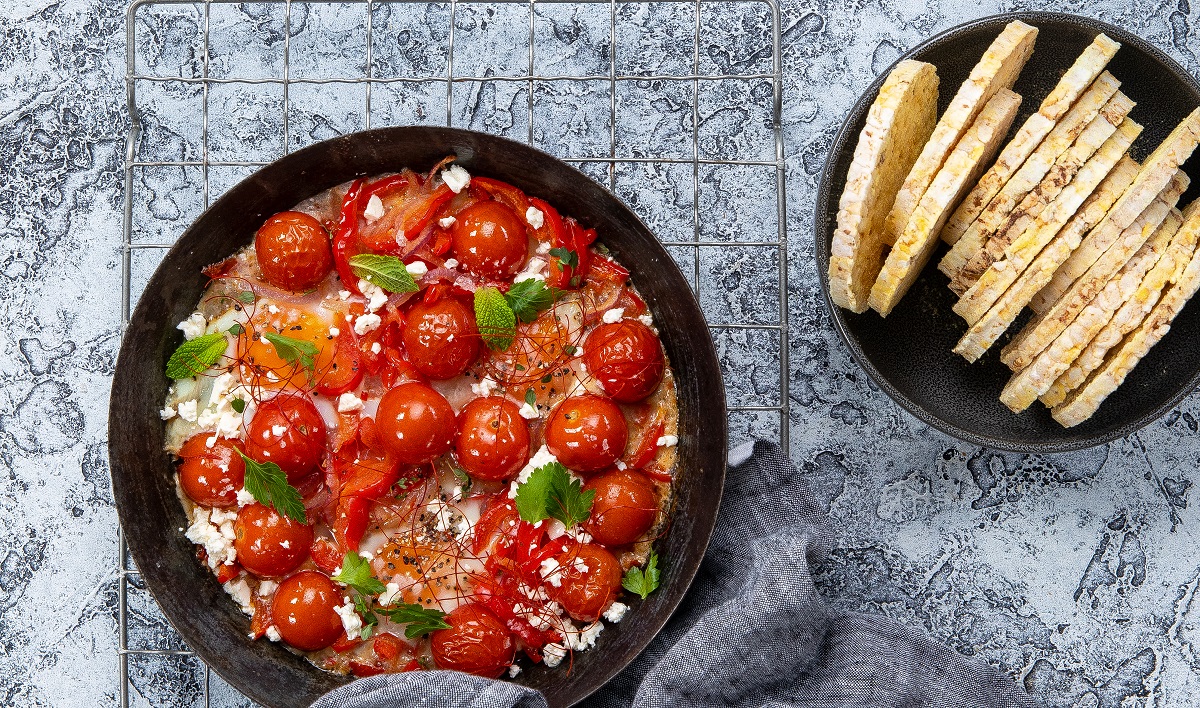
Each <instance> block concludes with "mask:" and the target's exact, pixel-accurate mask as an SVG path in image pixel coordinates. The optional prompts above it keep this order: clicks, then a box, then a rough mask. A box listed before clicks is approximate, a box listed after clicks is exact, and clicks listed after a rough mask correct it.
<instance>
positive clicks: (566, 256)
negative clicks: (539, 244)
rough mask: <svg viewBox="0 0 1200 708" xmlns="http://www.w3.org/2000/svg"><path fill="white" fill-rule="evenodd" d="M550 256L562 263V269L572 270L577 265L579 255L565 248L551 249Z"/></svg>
mask: <svg viewBox="0 0 1200 708" xmlns="http://www.w3.org/2000/svg"><path fill="white" fill-rule="evenodd" d="M550 255H552V256H554V257H555V258H557V259H558V261H559V263H562V267H563V268H574V267H575V266H577V265H579V254H578V253H576V252H574V251H571V250H568V249H565V248H551V249H550Z"/></svg>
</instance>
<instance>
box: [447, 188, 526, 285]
mask: <svg viewBox="0 0 1200 708" xmlns="http://www.w3.org/2000/svg"><path fill="white" fill-rule="evenodd" d="M450 243H451V248H452V249H453V252H454V257H455V258H457V259H458V262H459V263H462V265H463V267H465V268H466V269H467V270H468V271H470V272H472V273H474V274H475V275H479V276H482V277H484V278H494V279H500V278H508V277H511V276H513V275H516V273H517V270H519V269H520V267H521V264H522V263H524V262H525V256H526V255H527V254H528V251H529V238H528V236H527V235H526V232H525V222H524V220H523V218H522V217H521V216H518V215H517V213H516V212H514V211H513V210H512V209H510V208H509V207H507V206H505V205H504V204H501V203H500V202H496V201H480V202H476V203H474V204H472V205H471V206H469V207H467V208H466V209H463V210H462V211H461V212H459V213H458V215H457V216H456V221H455V222H454V226H453V227H451V229H450Z"/></svg>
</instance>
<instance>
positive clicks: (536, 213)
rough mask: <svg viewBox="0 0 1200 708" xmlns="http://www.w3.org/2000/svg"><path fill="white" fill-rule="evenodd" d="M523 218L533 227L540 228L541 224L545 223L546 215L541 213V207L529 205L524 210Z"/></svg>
mask: <svg viewBox="0 0 1200 708" xmlns="http://www.w3.org/2000/svg"><path fill="white" fill-rule="evenodd" d="M525 220H526V221H528V222H529V225H530V226H532V227H533V228H535V229H540V228H542V225H543V224H545V223H546V215H545V214H543V213H542V210H541V209H538V208H537V207H535V206H531V207H529V208H528V209H526V210H525Z"/></svg>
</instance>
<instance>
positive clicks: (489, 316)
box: [475, 286, 517, 352]
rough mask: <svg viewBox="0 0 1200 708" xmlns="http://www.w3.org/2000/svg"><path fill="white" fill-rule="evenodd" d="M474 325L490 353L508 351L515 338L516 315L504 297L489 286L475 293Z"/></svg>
mask: <svg viewBox="0 0 1200 708" xmlns="http://www.w3.org/2000/svg"><path fill="white" fill-rule="evenodd" d="M475 323H476V325H477V326H478V328H479V336H480V337H482V338H483V343H484V344H486V345H487V346H488V349H491V350H492V351H497V352H502V351H504V350H505V349H508V348H509V347H511V346H512V343H513V339H514V338H515V337H516V336H517V316H516V314H514V313H513V311H512V308H511V307H509V305H508V300H506V299H505V298H504V295H502V294H500V291H499V290H497V289H496V288H493V287H490V286H489V287H486V288H479V289H478V290H476V291H475Z"/></svg>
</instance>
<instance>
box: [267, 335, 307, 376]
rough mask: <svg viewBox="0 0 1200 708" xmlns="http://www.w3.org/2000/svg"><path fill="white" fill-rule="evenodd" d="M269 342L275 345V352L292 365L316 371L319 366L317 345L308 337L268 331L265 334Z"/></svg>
mask: <svg viewBox="0 0 1200 708" xmlns="http://www.w3.org/2000/svg"><path fill="white" fill-rule="evenodd" d="M263 337H265V338H266V340H267V341H268V342H270V343H271V344H274V345H275V353H276V354H278V355H279V358H280V359H283V360H284V361H286V362H287V363H289V364H291V365H292V366H299V367H301V368H304V369H308V370H309V372H315V371H316V368H317V354H318V353H320V352H319V350H318V349H317V345H315V344H313V343H312V342H310V341H308V340H306V339H296V338H295V337H289V336H287V335H283V334H276V333H274V332H267V333H266V334H264V335H263Z"/></svg>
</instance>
